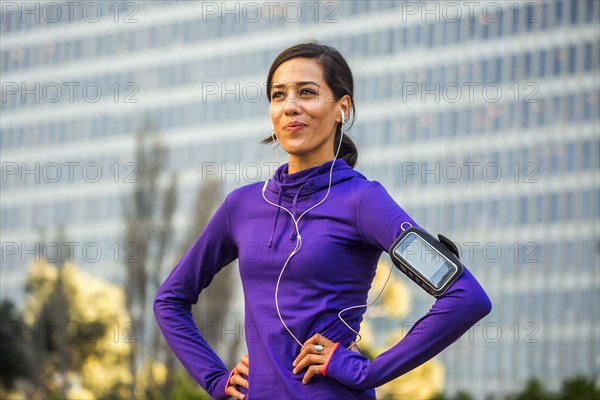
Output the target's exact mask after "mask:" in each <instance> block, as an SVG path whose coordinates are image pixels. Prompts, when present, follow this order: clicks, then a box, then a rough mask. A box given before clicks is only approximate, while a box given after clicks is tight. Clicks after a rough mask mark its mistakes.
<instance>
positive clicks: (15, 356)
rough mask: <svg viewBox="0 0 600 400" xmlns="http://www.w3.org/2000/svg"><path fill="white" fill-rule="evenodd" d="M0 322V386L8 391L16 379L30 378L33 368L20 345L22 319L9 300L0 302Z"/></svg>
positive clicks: (27, 355) (21, 344)
mask: <svg viewBox="0 0 600 400" xmlns="http://www.w3.org/2000/svg"><path fill="white" fill-rule="evenodd" d="M0 321H2V332H1V333H0V365H1V366H2V368H0V386H1V387H2V388H4V389H8V390H10V389H12V388H13V387H14V383H15V381H16V379H18V378H29V377H31V376H32V374H33V367H32V363H31V357H30V355H29V354H28V353H27V351H26V349H25V347H24V346H23V343H22V342H23V340H22V338H23V332H22V329H23V318H22V316H21V315H20V314H18V313H17V311H16V310H15V306H14V304H13V303H12V302H11V301H10V300H2V301H1V302H0ZM0 393H2V390H1V389H0Z"/></svg>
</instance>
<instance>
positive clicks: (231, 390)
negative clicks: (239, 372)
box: [227, 386, 246, 399]
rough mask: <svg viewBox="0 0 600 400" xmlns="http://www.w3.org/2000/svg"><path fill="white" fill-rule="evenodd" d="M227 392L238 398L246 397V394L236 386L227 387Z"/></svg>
mask: <svg viewBox="0 0 600 400" xmlns="http://www.w3.org/2000/svg"><path fill="white" fill-rule="evenodd" d="M227 394H228V395H229V396H233V397H235V398H236V399H245V398H246V395H245V394H244V393H242V392H240V391H239V390H237V389H236V388H235V386H228V387H227Z"/></svg>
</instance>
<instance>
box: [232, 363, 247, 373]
mask: <svg viewBox="0 0 600 400" xmlns="http://www.w3.org/2000/svg"><path fill="white" fill-rule="evenodd" d="M235 369H236V372H237V373H238V374H240V375H246V376H248V375H249V374H250V368H249V367H248V366H247V365H246V364H244V363H243V362H240V363H239V364H238V365H236V366H235Z"/></svg>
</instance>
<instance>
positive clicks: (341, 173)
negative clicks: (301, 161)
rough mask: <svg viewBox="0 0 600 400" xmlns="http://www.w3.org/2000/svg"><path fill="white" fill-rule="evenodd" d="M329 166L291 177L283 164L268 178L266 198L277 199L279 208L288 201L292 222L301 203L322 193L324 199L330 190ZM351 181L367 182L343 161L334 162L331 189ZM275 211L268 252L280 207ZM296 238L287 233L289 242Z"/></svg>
mask: <svg viewBox="0 0 600 400" xmlns="http://www.w3.org/2000/svg"><path fill="white" fill-rule="evenodd" d="M332 162H333V161H329V162H326V163H325V164H323V165H319V166H316V167H312V168H308V169H305V170H302V171H299V172H296V173H294V174H288V173H287V169H288V164H287V163H286V164H283V165H281V166H280V167H279V168H277V170H276V171H275V174H274V175H273V178H271V179H270V180H269V182H268V183H267V187H266V191H265V195H269V197H270V198H271V199H274V198H275V197H276V198H277V202H276V204H277V205H279V206H282V199H283V198H284V197H286V198H291V213H292V215H293V216H294V218H296V217H297V212H298V207H299V205H300V204H302V202H303V201H305V200H306V199H307V198H308V197H309V196H310V195H312V194H313V193H316V192H319V191H323V196H325V191H326V190H327V187H328V186H329V171H330V169H331V163H332ZM353 177H360V178H363V179H366V178H365V177H364V176H363V175H362V174H361V173H359V172H357V171H355V170H354V169H352V168H351V167H350V166H349V165H348V164H347V163H346V161H344V160H343V159H336V160H335V165H334V167H333V174H332V177H331V186H333V185H335V184H336V183H338V182H342V181H345V180H347V179H350V178H353ZM319 200H320V199H317V200H316V201H314V204H316V203H317V202H318V201H319ZM271 201H272V200H271ZM326 201H327V200H326ZM314 204H307V205H306V206H307V207H304V208H306V209H307V208H309V207H311V206H313V205H314ZM276 208H277V211H275V218H274V221H273V229H272V232H271V236H270V238H269V243H268V246H269V248H270V247H273V239H274V237H275V228H276V226H277V221H278V218H279V212H280V210H281V209H280V208H279V207H276ZM309 213H310V212H309ZM296 236H297V234H296V229H292V232H291V233H290V240H295V239H296Z"/></svg>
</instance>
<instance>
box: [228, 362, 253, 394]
mask: <svg viewBox="0 0 600 400" xmlns="http://www.w3.org/2000/svg"><path fill="white" fill-rule="evenodd" d="M249 365H250V360H249V358H248V355H247V354H246V355H244V356H242V358H241V361H240V363H238V365H236V366H235V368H234V369H233V375H231V378H230V379H229V386H228V387H227V393H228V394H229V395H230V396H233V397H235V398H236V399H245V398H246V395H245V394H244V393H242V392H240V391H239V390H238V387H240V386H241V387H245V388H246V389H248V387H249V383H248V380H247V379H246V377H247V376H248V375H249V373H250V367H249Z"/></svg>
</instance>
